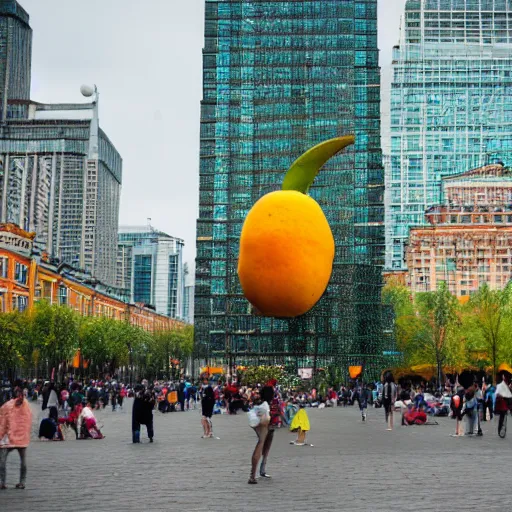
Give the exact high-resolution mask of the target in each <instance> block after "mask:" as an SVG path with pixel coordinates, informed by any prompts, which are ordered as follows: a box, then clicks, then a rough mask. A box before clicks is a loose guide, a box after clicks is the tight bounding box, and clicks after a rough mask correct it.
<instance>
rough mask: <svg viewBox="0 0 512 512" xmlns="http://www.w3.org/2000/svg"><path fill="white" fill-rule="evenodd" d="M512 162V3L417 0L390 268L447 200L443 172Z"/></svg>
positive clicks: (400, 112) (396, 76) (404, 37)
mask: <svg viewBox="0 0 512 512" xmlns="http://www.w3.org/2000/svg"><path fill="white" fill-rule="evenodd" d="M497 160H502V161H503V162H505V164H507V165H510V163H511V161H512V1H511V0H421V1H420V0H408V1H407V4H406V7H405V17H404V19H403V25H402V32H401V37H400V45H399V46H398V47H396V48H395V50H394V57H393V83H392V90H391V155H390V161H389V168H387V169H386V194H387V195H386V267H387V268H390V269H402V268H403V267H404V264H405V262H404V244H405V242H406V241H407V238H408V234H409V228H410V227H411V226H416V225H421V224H423V223H424V222H425V221H424V213H425V209H426V208H428V207H430V206H432V205H435V204H438V203H439V202H440V199H441V198H440V194H441V187H440V184H441V177H442V176H446V175H450V174H456V173H461V172H465V171H468V170H469V169H474V168H476V167H480V166H482V165H485V164H488V163H493V162H494V161H497Z"/></svg>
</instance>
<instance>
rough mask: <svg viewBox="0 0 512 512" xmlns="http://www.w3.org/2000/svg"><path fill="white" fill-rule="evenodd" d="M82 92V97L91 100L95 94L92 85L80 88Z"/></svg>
mask: <svg viewBox="0 0 512 512" xmlns="http://www.w3.org/2000/svg"><path fill="white" fill-rule="evenodd" d="M80 92H81V93H82V96H85V97H86V98H90V97H91V96H92V95H93V94H94V89H93V88H92V87H91V86H90V85H85V84H84V85H82V87H80Z"/></svg>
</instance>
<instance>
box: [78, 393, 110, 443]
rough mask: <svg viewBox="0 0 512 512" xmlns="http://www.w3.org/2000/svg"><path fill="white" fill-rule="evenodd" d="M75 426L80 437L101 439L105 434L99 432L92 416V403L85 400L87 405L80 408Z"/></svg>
mask: <svg viewBox="0 0 512 512" xmlns="http://www.w3.org/2000/svg"><path fill="white" fill-rule="evenodd" d="M77 426H78V429H80V430H79V436H80V439H87V438H92V439H103V438H104V437H105V436H104V435H103V434H102V433H101V431H100V429H99V428H98V424H97V422H96V417H95V416H94V412H93V407H92V403H91V402H90V401H88V402H87V405H86V406H85V407H84V408H83V409H82V412H81V413H80V416H79V417H78V421H77Z"/></svg>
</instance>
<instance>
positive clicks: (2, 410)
mask: <svg viewBox="0 0 512 512" xmlns="http://www.w3.org/2000/svg"><path fill="white" fill-rule="evenodd" d="M31 430H32V411H31V410H30V405H29V404H28V402H27V401H26V400H25V398H24V396H23V390H22V389H21V388H20V387H16V388H15V389H14V398H13V399H12V400H10V401H9V402H7V403H5V404H4V405H3V406H2V407H0V489H7V487H6V485H5V476H6V472H5V466H6V464H7V455H8V454H9V453H10V452H12V451H13V450H18V453H19V455H20V460H21V466H20V482H19V483H18V484H16V489H25V480H26V477H27V447H28V445H29V444H30V432H31Z"/></svg>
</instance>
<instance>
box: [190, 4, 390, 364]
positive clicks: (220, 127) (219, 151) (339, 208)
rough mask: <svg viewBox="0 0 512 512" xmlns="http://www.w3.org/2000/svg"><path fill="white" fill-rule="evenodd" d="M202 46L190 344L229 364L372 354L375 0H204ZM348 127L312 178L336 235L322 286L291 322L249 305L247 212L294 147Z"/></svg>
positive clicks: (376, 331) (378, 237)
mask: <svg viewBox="0 0 512 512" xmlns="http://www.w3.org/2000/svg"><path fill="white" fill-rule="evenodd" d="M203 53H204V56H203V74H204V76H203V101H202V103H201V154H200V201H199V203H200V206H199V220H198V225H197V261H196V283H195V284H196V286H195V340H196V348H197V350H198V353H200V354H201V355H202V356H203V357H207V358H208V359H209V360H211V361H213V360H216V361H217V362H225V363H238V364H243V363H255V362H258V361H261V362H281V363H286V364H290V365H291V364H293V365H296V366H314V365H315V363H316V362H318V364H324V362H325V363H328V362H330V361H333V362H334V361H338V362H341V361H342V360H344V361H349V360H354V361H356V360H357V361H359V362H361V361H363V362H365V361H366V362H367V363H368V364H371V362H375V361H377V359H378V354H382V351H381V344H382V337H381V316H380V305H379V304H380V286H381V266H382V264H383V248H384V233H383V220H384V207H383V182H384V178H383V171H382V159H381V150H380V135H379V129H380V121H379V102H380V85H379V84H380V70H379V67H378V50H377V0H343V1H340V0H317V1H312V0H307V1H306V0H304V1H297V0H293V1H292V0H290V1H279V2H278V1H266V0H257V1H256V0H254V1H251V0H235V1H233V0H231V1H222V0H215V1H210V0H206V24H205V45H204V52H203ZM350 133H354V134H355V135H356V144H355V147H352V148H350V149H349V150H348V151H347V152H346V153H344V154H343V155H340V156H337V157H336V158H333V159H332V160H331V161H330V162H329V163H328V164H327V165H326V166H325V167H324V169H322V171H321V172H320V173H319V175H318V177H317V178H316V181H315V183H314V185H313V187H312V188H311V195H312V196H313V197H314V198H315V199H316V200H317V201H318V202H319V204H320V205H321V207H322V209H323V211H324V212H325V214H326V216H327V219H328V220H329V223H330V225H331V228H332V231H333V234H334V237H335V240H336V256H335V263H334V270H333V275H332V278H331V282H330V284H329V287H328V290H327V292H326V294H325V296H324V297H323V298H322V300H321V301H320V302H319V304H317V306H316V307H315V308H314V309H313V310H312V311H311V312H310V313H308V314H307V315H305V316H304V317H301V318H298V319H294V320H290V321H288V320H282V319H273V318H261V317H257V316H254V315H253V314H252V311H251V307H250V304H249V303H248V302H247V301H246V300H245V298H244V297H243V294H242V290H241V287H240V283H239V280H238V276H237V259H238V246H239V236H240V231H241V228H242V224H243V221H244V219H245V216H246V215H247V213H248V211H249V209H250V208H251V207H252V205H253V204H254V203H255V202H256V200H257V199H258V198H260V197H261V196H263V195H264V194H266V193H268V192H271V191H274V190H278V189H279V188H280V186H281V182H282V180H283V177H284V174H285V171H286V170H287V169H288V167H289V166H290V164H291V163H292V162H293V161H294V160H295V158H296V157H298V156H299V155H300V154H302V153H303V152H304V151H305V150H307V149H309V148H310V147H311V146H313V145H315V144H317V143H319V142H321V141H323V140H326V139H330V138H332V137H336V136H340V135H344V134H350ZM269 250H271V248H269ZM269 286H271V283H269Z"/></svg>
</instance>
